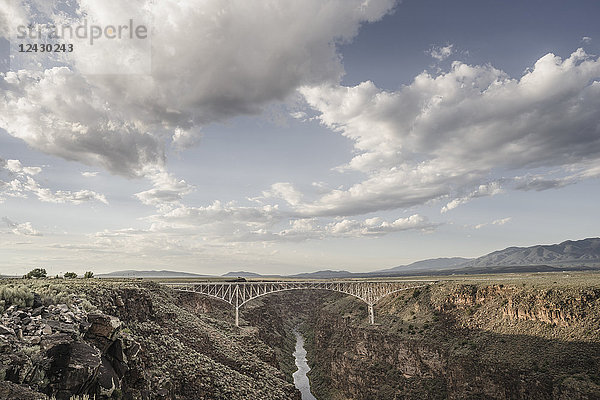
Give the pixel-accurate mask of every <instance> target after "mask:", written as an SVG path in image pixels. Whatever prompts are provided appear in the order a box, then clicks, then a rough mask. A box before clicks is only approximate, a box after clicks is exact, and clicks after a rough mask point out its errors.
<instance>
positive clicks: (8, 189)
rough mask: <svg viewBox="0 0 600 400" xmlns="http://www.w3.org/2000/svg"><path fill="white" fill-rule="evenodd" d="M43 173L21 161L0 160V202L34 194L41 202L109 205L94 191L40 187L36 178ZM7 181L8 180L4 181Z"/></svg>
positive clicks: (101, 195) (39, 169) (38, 168)
mask: <svg viewBox="0 0 600 400" xmlns="http://www.w3.org/2000/svg"><path fill="white" fill-rule="evenodd" d="M41 171H42V168H40V167H27V166H23V165H22V164H21V162H20V161H19V160H3V159H1V158H0V202H2V201H3V200H4V198H5V196H8V197H21V198H27V197H28V195H30V194H33V195H35V196H36V197H37V198H38V199H39V200H41V201H43V202H49V203H72V204H81V203H84V202H88V201H99V202H101V203H104V204H108V201H107V200H106V197H105V196H104V195H103V194H100V193H97V192H94V191H92V190H87V189H83V190H79V191H76V192H73V191H69V190H57V191H53V190H51V189H49V188H46V187H43V186H40V184H39V183H38V182H37V181H36V180H35V179H34V176H35V175H37V174H39V173H40V172H41ZM4 179H6V180H4Z"/></svg>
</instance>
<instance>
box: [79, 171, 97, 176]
mask: <svg viewBox="0 0 600 400" xmlns="http://www.w3.org/2000/svg"><path fill="white" fill-rule="evenodd" d="M98 174H99V172H87V171H86V172H82V173H81V175H82V176H84V177H86V178H93V177H95V176H98Z"/></svg>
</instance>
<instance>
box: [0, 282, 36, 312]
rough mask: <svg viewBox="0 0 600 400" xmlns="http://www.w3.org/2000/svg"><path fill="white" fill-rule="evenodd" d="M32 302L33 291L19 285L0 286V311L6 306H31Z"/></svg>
mask: <svg viewBox="0 0 600 400" xmlns="http://www.w3.org/2000/svg"><path fill="white" fill-rule="evenodd" d="M32 304H33V292H31V291H30V290H28V289H27V288H26V287H23V286H20V285H3V286H0V312H4V310H5V309H7V308H8V307H10V306H12V305H15V306H17V307H21V308H23V307H31V305H32Z"/></svg>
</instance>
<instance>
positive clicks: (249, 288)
mask: <svg viewBox="0 0 600 400" xmlns="http://www.w3.org/2000/svg"><path fill="white" fill-rule="evenodd" d="M431 283H433V281H425V280H395V281H390V280H386V281H383V280H378V281H350V280H337V281H270V282H173V283H164V284H163V285H165V286H168V287H170V288H172V289H174V290H178V291H185V292H194V293H199V294H203V295H206V296H211V297H215V298H217V299H220V300H223V301H226V302H227V303H229V304H231V305H232V306H234V307H235V323H236V325H237V326H239V308H240V307H241V306H242V305H244V304H246V303H247V302H249V301H250V300H253V299H255V298H257V297H261V296H265V295H267V294H270V293H276V292H282V291H286V290H303V289H304V290H305V289H316V290H330V291H335V292H340V293H345V294H348V295H350V296H354V297H357V298H359V299H360V300H362V301H364V302H365V303H367V306H368V308H369V320H370V322H371V324H373V323H375V321H374V319H375V316H374V311H373V305H374V304H376V303H377V302H378V301H379V300H381V299H382V298H384V297H385V296H388V295H390V294H392V293H396V292H399V291H403V290H409V289H416V288H420V287H424V286H427V285H430V284H431Z"/></svg>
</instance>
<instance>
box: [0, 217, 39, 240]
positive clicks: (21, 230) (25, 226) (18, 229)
mask: <svg viewBox="0 0 600 400" xmlns="http://www.w3.org/2000/svg"><path fill="white" fill-rule="evenodd" d="M2 221H3V222H4V223H5V224H6V226H7V227H8V228H9V229H10V230H11V232H12V233H13V234H15V235H19V236H42V234H41V233H40V232H39V231H37V230H35V229H34V228H33V226H32V225H31V222H23V223H21V224H19V223H17V222H14V221H11V220H10V219H8V217H2Z"/></svg>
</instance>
